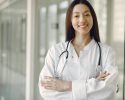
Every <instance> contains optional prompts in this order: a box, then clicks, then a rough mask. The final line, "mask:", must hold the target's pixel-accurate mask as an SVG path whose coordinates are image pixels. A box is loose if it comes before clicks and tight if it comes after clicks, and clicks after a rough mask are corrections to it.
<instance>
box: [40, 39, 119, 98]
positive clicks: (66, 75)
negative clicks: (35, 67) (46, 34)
mask: <svg viewBox="0 0 125 100" xmlns="http://www.w3.org/2000/svg"><path fill="white" fill-rule="evenodd" d="M66 46H67V42H61V43H58V44H56V45H54V46H53V47H51V48H50V49H49V50H48V53H47V56H46V58H45V64H44V66H43V68H42V70H41V73H40V76H39V91H40V94H41V96H42V98H44V100H115V98H114V97H115V94H116V87H117V80H118V68H117V66H116V61H115V52H114V51H113V49H112V48H111V47H109V46H107V45H106V44H103V43H100V46H101V66H99V65H98V61H99V47H98V45H97V43H96V42H95V40H94V39H92V40H91V41H90V43H89V44H88V45H86V46H85V47H84V49H83V50H81V51H80V55H79V57H78V56H77V54H76V51H75V49H74V47H73V45H72V44H71V43H69V46H68V51H69V56H68V60H67V62H66V64H65V66H64V63H65V61H66V53H64V54H63V55H62V56H61V58H59V56H60V54H61V53H62V52H63V51H65V49H66ZM63 67H64V70H63V72H62V73H61V75H62V79H63V80H67V81H72V91H66V92H58V91H53V90H47V89H45V88H44V87H42V86H41V85H40V84H41V80H43V79H44V76H51V77H54V75H55V71H54V70H55V69H56V72H58V74H60V72H61V71H62V69H63ZM101 71H107V72H109V73H110V75H109V76H107V78H106V80H105V81H99V80H97V79H96V77H97V76H98V75H99V73H100V72H101Z"/></svg>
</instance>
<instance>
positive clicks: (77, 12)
mask: <svg viewBox="0 0 125 100" xmlns="http://www.w3.org/2000/svg"><path fill="white" fill-rule="evenodd" d="M87 12H90V11H89V10H86V11H85V12H84V13H87ZM73 13H80V12H77V11H75V12H73Z"/></svg>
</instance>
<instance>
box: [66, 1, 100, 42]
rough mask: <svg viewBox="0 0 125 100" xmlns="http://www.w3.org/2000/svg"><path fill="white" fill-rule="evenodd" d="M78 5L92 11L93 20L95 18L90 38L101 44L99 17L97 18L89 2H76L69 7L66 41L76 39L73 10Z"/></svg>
mask: <svg viewBox="0 0 125 100" xmlns="http://www.w3.org/2000/svg"><path fill="white" fill-rule="evenodd" d="M77 4H85V5H86V6H87V7H88V8H89V9H90V13H91V15H92V18H93V26H92V28H91V30H90V36H91V37H92V38H94V40H95V41H96V42H100V37H99V29H98V22H97V17H96V14H95V11H94V9H93V7H92V6H91V4H90V3H89V2H88V1H87V0H74V1H73V2H72V3H71V4H70V5H69V7H68V10H67V13H66V41H70V40H72V39H73V38H74V37H75V30H74V28H73V26H72V22H71V17H72V11H73V8H74V7H75V5H77Z"/></svg>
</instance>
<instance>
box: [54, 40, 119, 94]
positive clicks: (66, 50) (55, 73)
mask: <svg viewBox="0 0 125 100" xmlns="http://www.w3.org/2000/svg"><path fill="white" fill-rule="evenodd" d="M70 42H71V41H68V43H67V46H66V49H65V50H64V51H63V52H62V53H61V54H60V56H59V61H60V59H61V56H62V55H63V54H64V53H66V58H65V62H64V65H63V67H62V70H61V72H60V73H58V72H57V68H58V66H59V64H58V65H57V67H56V68H54V77H55V78H56V79H62V73H63V70H64V68H65V65H66V62H67V60H68V57H69V51H68V47H69V43H70ZM96 43H97V45H98V47H99V60H98V67H102V66H101V64H102V62H101V56H102V52H101V46H100V44H99V42H97V41H96ZM59 61H58V62H59ZM101 71H102V68H96V72H101ZM118 92H119V86H118V84H117V90H116V93H118Z"/></svg>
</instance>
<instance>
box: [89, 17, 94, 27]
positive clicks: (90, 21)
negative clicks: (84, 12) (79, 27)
mask: <svg viewBox="0 0 125 100" xmlns="http://www.w3.org/2000/svg"><path fill="white" fill-rule="evenodd" d="M89 23H90V25H91V27H92V26H93V19H92V18H91V19H90V20H89Z"/></svg>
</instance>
